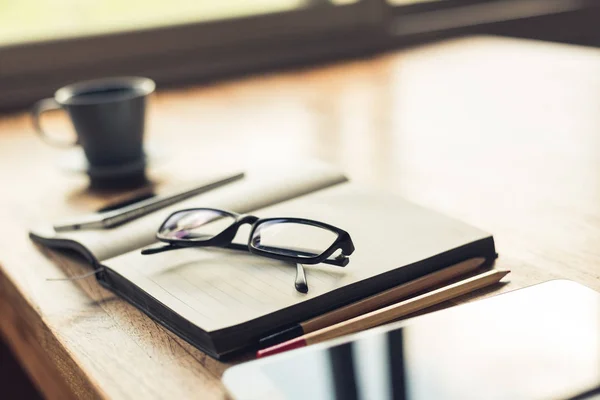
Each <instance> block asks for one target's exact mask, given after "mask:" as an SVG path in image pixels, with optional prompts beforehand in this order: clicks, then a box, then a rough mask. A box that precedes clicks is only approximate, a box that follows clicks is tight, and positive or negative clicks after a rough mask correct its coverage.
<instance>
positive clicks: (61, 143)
mask: <svg viewBox="0 0 600 400" xmlns="http://www.w3.org/2000/svg"><path fill="white" fill-rule="evenodd" d="M61 108H62V107H61V106H60V104H58V103H57V102H56V100H54V99H53V98H48V99H42V100H39V101H37V102H36V103H35V104H34V105H33V107H32V109H31V118H32V119H33V127H34V128H35V130H36V132H37V133H38V135H40V136H41V137H42V139H44V141H45V142H46V143H49V144H51V145H53V146H58V147H71V146H75V145H76V144H77V140H74V141H67V140H60V139H55V138H53V137H52V136H51V135H48V134H47V133H46V131H44V129H43V128H42V125H41V124H40V116H41V115H42V113H44V112H46V111H51V110H60V109H61Z"/></svg>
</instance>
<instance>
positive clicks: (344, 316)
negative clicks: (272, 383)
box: [259, 257, 485, 349]
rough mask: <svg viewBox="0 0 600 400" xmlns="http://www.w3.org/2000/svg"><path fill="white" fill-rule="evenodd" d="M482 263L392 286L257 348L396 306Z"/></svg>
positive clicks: (472, 260)
mask: <svg viewBox="0 0 600 400" xmlns="http://www.w3.org/2000/svg"><path fill="white" fill-rule="evenodd" d="M484 263H485V258H483V257H476V258H470V259H468V260H465V261H462V262H459V263H458V264H454V265H452V266H450V267H446V268H444V269H441V270H439V271H435V272H432V273H430V274H427V275H425V276H422V277H421V278H418V279H415V280H412V281H410V282H407V283H404V284H401V285H398V286H395V287H393V288H391V289H388V290H386V291H383V292H381V293H377V294H375V295H373V296H370V297H367V298H365V299H362V300H359V301H357V302H354V303H352V304H349V305H347V306H344V307H340V308H338V309H336V310H332V311H330V312H328V313H325V314H322V315H319V316H317V317H315V318H312V319H309V320H307V321H304V322H300V323H298V324H295V325H293V326H292V327H289V328H287V329H285V330H282V331H280V332H277V333H275V334H272V335H270V336H267V337H265V338H263V339H261V340H260V343H259V346H260V348H261V349H264V348H267V347H271V346H275V345H276V344H279V343H283V342H285V341H287V340H290V339H293V338H296V337H298V336H302V335H304V334H307V333H310V332H314V331H317V330H319V329H323V328H326V327H328V326H331V325H334V324H337V323H338V322H342V321H346V320H348V319H350V318H354V317H356V316H358V315H362V314H365V313H367V312H370V311H373V310H377V309H378V308H381V307H385V306H387V305H389V304H392V303H396V302H398V301H400V300H404V299H406V298H408V297H410V296H412V295H415V294H417V293H421V292H425V291H428V290H431V289H433V288H435V287H436V286H439V285H441V284H444V283H446V282H449V281H451V280H453V279H456V278H458V277H460V276H463V275H466V274H468V273H471V272H473V271H475V270H476V269H477V268H479V267H481V266H482V265H483V264H484Z"/></svg>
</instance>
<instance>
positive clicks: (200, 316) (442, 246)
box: [105, 183, 490, 332]
mask: <svg viewBox="0 0 600 400" xmlns="http://www.w3.org/2000/svg"><path fill="white" fill-rule="evenodd" d="M253 214H255V215H257V216H259V217H277V216H279V217H303V218H311V219H317V220H321V221H323V222H327V223H330V224H332V225H335V226H338V227H340V228H342V229H345V230H347V231H348V232H349V233H350V235H351V237H352V239H353V241H354V244H355V247H356V251H355V252H354V254H352V256H351V257H350V263H349V264H348V266H346V267H344V268H342V267H336V266H329V265H326V264H322V265H319V266H305V271H306V276H307V280H308V284H309V288H310V290H309V292H308V294H301V293H298V292H296V290H295V289H294V277H295V266H294V265H290V264H286V263H284V262H279V261H273V260H269V259H266V258H263V257H259V256H254V255H250V254H245V253H243V252H239V251H235V250H222V249H206V248H205V249H199V248H196V249H185V250H176V251H171V252H165V253H161V254H156V255H151V256H143V255H141V254H140V253H139V251H135V252H131V253H128V254H125V255H122V256H120V257H117V258H114V259H111V260H108V261H107V262H105V265H107V266H108V267H109V268H111V269H113V270H114V271H116V272H117V273H119V274H120V275H122V276H124V277H125V278H127V279H128V280H130V281H131V282H133V283H134V284H136V285H137V286H139V287H140V288H141V289H142V290H144V291H146V292H147V293H149V294H150V295H152V296H153V297H154V298H156V299H157V300H158V301H160V302H161V303H163V304H165V305H166V306H167V307H169V308H171V309H172V310H173V311H175V312H177V313H179V314H181V315H182V316H183V317H184V318H186V319H187V320H189V321H190V322H192V323H193V324H195V325H197V326H199V327H200V328H202V329H204V330H206V331H209V332H210V331H214V330H218V329H222V328H226V327H229V326H233V325H237V324H240V323H242V322H246V321H249V320H252V319H254V318H257V317H260V316H263V315H266V314H269V313H272V312H274V311H277V310H279V309H282V308H285V307H288V306H291V305H294V304H297V303H299V302H302V301H305V300H306V299H310V298H314V297H316V296H320V295H322V294H324V293H327V292H329V291H331V290H334V289H337V288H341V287H344V286H346V285H348V284H351V283H354V282H357V281H360V280H363V279H366V278H369V277H372V276H374V275H378V274H381V273H384V272H386V271H390V270H393V269H395V268H398V267H401V266H403V265H407V264H411V263H414V262H417V261H420V260H422V259H425V258H429V257H432V256H434V255H436V254H439V253H442V252H445V251H448V250H451V249H453V248H456V247H459V246H462V245H465V244H467V243H470V242H472V241H475V240H479V239H483V238H486V237H489V236H490V235H489V234H487V233H485V232H483V231H480V230H479V229H476V228H473V227H471V226H469V225H466V224H464V223H462V222H460V221H456V220H453V219H451V218H448V217H446V216H443V215H440V214H437V213H435V212H432V211H431V210H427V209H424V208H421V207H419V206H416V205H414V204H412V203H409V202H407V201H405V200H403V199H400V198H398V197H395V196H391V195H388V194H377V193H375V192H373V191H370V190H366V189H363V188H361V187H358V186H356V185H354V184H351V183H345V184H342V185H337V186H334V187H331V188H328V189H325V190H321V191H319V192H315V193H311V194H310V195H307V196H303V197H300V198H298V199H294V200H290V201H287V202H284V203H281V204H278V205H276V206H273V207H269V208H266V209H263V210H260V211H256V212H254V213H253ZM247 235H248V230H245V232H239V234H238V236H237V237H236V241H238V242H244V241H245V242H247V240H248V236H247Z"/></svg>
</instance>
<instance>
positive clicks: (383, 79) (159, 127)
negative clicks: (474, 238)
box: [0, 37, 600, 399]
mask: <svg viewBox="0 0 600 400" xmlns="http://www.w3.org/2000/svg"><path fill="white" fill-rule="evenodd" d="M152 106H153V108H152V112H151V116H150V132H149V143H151V144H152V145H154V146H155V147H158V148H159V149H160V151H161V153H162V154H163V156H164V158H163V162H162V163H158V164H157V165H156V167H155V168H153V171H152V174H153V177H154V179H155V180H156V181H158V182H159V184H160V182H162V183H166V182H169V181H172V180H173V179H174V178H177V179H189V180H193V178H194V176H195V174H197V172H198V171H199V170H203V171H206V170H207V169H208V170H210V169H211V168H215V167H226V166H234V165H239V164H243V163H249V162H250V163H251V162H253V161H254V160H258V159H278V158H289V157H298V158H301V157H312V158H317V159H322V160H326V161H328V162H331V163H333V164H336V165H338V166H339V167H341V168H343V169H344V170H345V171H346V172H347V173H348V174H349V176H351V177H352V178H353V179H354V180H356V181H361V182H365V183H369V184H372V185H374V186H377V187H385V188H387V189H388V190H390V191H393V192H396V193H399V194H401V195H403V196H405V197H407V198H409V199H411V200H414V201H416V202H418V203H420V204H422V205H425V206H429V207H432V208H434V209H437V210H440V211H442V212H445V213H447V214H449V215H452V216H454V217H456V218H459V219H462V220H464V221H466V222H469V223H471V224H473V225H476V226H478V227H480V228H483V229H485V230H487V231H489V232H492V233H493V234H494V235H495V237H496V241H497V248H498V251H499V253H500V258H499V259H498V261H497V264H498V266H499V267H502V268H510V269H512V271H513V273H512V274H511V282H510V284H509V285H507V286H505V287H503V288H502V289H501V290H504V291H506V290H513V289H517V288H520V287H523V286H527V285H531V284H535V283H538V282H542V281H545V280H549V279H554V278H568V279H572V280H575V281H578V282H581V283H583V284H586V285H588V286H590V287H592V288H594V289H596V290H600V280H599V279H598V276H599V275H600V246H599V243H600V51H598V50H595V49H587V48H580V47H570V46H565V45H556V44H548V43H542V42H532V41H520V40H513V39H501V38H493V37H478V38H468V39H461V40H456V41H450V42H446V43H440V44H435V45H430V46H426V47H422V48H415V49H411V50H407V51H401V52H397V53H394V54H388V55H382V56H378V57H376V58H373V59H368V60H363V61H357V62H350V63H343V64H339V65H332V66H326V67H320V68H315V69H307V70H302V71H296V72H286V73H279V74H271V75H267V76H260V77H253V78H249V79H244V80H240V81H236V82H226V83H218V84H214V85H211V86H207V87H198V88H190V89H188V90H178V91H164V92H159V94H158V95H157V96H156V97H155V99H154V103H153V104H152ZM47 122H48V127H49V129H66V127H67V124H66V120H65V118H63V117H62V116H60V115H55V116H53V117H51V118H50V119H49V121H47ZM64 155H65V154H64V153H62V152H61V151H60V150H55V149H52V148H49V147H47V146H46V145H45V144H43V143H42V142H41V141H39V140H38V138H37V137H35V135H34V133H33V131H32V129H31V126H30V121H29V118H28V116H27V115H25V114H19V115H14V116H4V117H2V118H1V119H0V165H1V166H2V167H1V168H0V182H2V195H1V197H0V221H1V222H2V230H0V264H1V265H2V267H1V268H0V328H1V332H2V334H3V335H4V336H5V337H6V339H7V340H8V342H9V343H10V344H11V346H12V347H13V348H14V350H15V351H16V353H17V354H18V357H19V358H20V360H21V362H22V363H23V364H24V365H25V367H26V368H27V370H28V371H29V373H30V375H31V376H32V377H33V379H34V380H35V382H36V383H37V384H38V385H39V387H40V388H41V390H42V391H43V392H44V393H45V394H46V395H47V396H48V397H49V398H62V399H64V398H68V397H73V396H78V397H84V398H94V397H111V398H184V397H198V398H203V399H211V398H223V397H224V391H223V388H222V386H221V385H220V381H219V378H220V376H221V374H222V372H223V371H224V369H225V368H226V367H227V365H224V364H221V363H219V362H217V361H214V360H213V359H211V358H209V357H207V356H205V355H204V354H203V353H202V352H200V351H199V350H196V349H195V348H193V347H191V346H190V345H188V344H186V343H185V342H183V341H182V340H180V339H179V338H178V337H176V336H175V335H173V334H171V333H170V332H168V331H166V330H165V329H163V328H162V327H160V326H157V325H156V324H155V323H154V322H153V321H151V320H150V319H149V318H147V317H145V316H144V315H143V314H141V313H140V312H139V311H137V309H135V308H134V307H132V306H130V305H128V304H127V303H125V302H124V301H122V300H120V299H118V298H116V297H115V296H113V295H112V294H111V293H110V292H108V291H106V290H104V289H102V288H101V287H100V286H98V284H96V283H95V281H94V280H93V279H88V280H84V281H81V282H79V283H74V282H50V281H47V280H46V279H47V278H55V277H64V276H65V275H72V274H76V273H80V272H83V271H86V269H85V266H83V264H82V261H80V260H79V259H77V258H75V257H73V256H65V255H61V254H59V253H55V252H51V251H47V250H42V249H39V248H37V247H36V246H34V245H33V244H32V243H31V242H30V241H29V239H28V237H27V230H28V228H29V227H31V226H33V225H35V224H36V223H38V222H39V221H47V220H49V219H50V220H51V219H53V218H56V217H58V216H64V215H68V214H70V213H73V212H74V211H77V212H81V211H84V210H93V209H95V208H97V207H98V206H99V205H101V204H103V203H105V202H106V201H107V200H109V199H111V198H113V197H114V194H110V193H108V194H107V193H97V192H93V191H90V190H88V189H87V180H86V178H85V177H83V176H79V175H69V174H66V173H64V171H62V170H61V169H60V168H58V167H57V163H58V161H59V159H60V158H61V157H63V156H64ZM490 294H492V292H490V291H488V292H485V293H479V294H477V297H481V296H488V295H490ZM472 297H476V296H470V298H472ZM466 300H469V299H465V298H463V299H461V301H466Z"/></svg>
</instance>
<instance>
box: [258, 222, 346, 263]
mask: <svg viewBox="0 0 600 400" xmlns="http://www.w3.org/2000/svg"><path fill="white" fill-rule="evenodd" d="M337 236H338V235H337V233H336V232H333V231H330V230H329V229H325V228H322V227H319V226H314V225H308V224H302V223H298V222H291V221H286V220H284V219H282V220H270V221H266V222H263V223H261V224H260V225H258V226H257V227H256V229H255V230H254V233H253V235H252V237H251V239H250V245H251V246H252V247H254V248H255V249H258V250H262V251H265V252H267V253H272V254H280V255H286V256H293V257H299V258H311V257H316V256H318V255H320V254H322V253H323V252H324V251H325V250H327V249H328V248H329V247H330V246H331V245H332V244H333V243H334V242H335V240H336V239H337Z"/></svg>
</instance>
